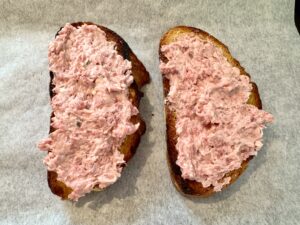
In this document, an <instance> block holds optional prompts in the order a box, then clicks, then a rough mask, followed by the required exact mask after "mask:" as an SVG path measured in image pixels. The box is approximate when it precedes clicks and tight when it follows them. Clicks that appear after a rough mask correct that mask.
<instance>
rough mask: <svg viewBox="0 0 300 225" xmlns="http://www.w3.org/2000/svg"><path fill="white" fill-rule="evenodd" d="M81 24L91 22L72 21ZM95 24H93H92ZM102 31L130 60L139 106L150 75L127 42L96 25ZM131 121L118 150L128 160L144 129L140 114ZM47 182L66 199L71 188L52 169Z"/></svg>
mask: <svg viewBox="0 0 300 225" xmlns="http://www.w3.org/2000/svg"><path fill="white" fill-rule="evenodd" d="M83 24H88V25H92V24H93V23H91V22H78V23H72V26H74V27H80V26H82V25H83ZM94 25H95V24H94ZM97 26H98V27H99V28H100V29H101V30H102V31H104V32H105V33H106V38H107V40H108V41H112V42H115V43H116V48H117V51H118V53H119V54H120V55H121V56H123V58H124V59H127V60H129V61H131V64H132V69H131V70H132V76H133V78H134V82H133V83H132V84H131V86H130V87H129V99H130V100H131V102H132V104H133V105H134V106H136V107H137V108H138V107H139V102H140V99H141V97H142V96H143V93H142V92H141V91H140V88H141V87H142V86H143V85H145V84H147V83H149V82H150V76H149V73H148V71H147V70H146V68H145V67H144V65H143V64H142V63H141V62H140V61H139V59H138V58H137V57H136V55H135V54H134V53H133V52H132V50H131V49H130V47H129V46H128V44H127V43H126V42H125V41H124V40H123V39H122V38H121V37H120V36H119V35H118V34H116V33H115V32H113V31H112V30H110V29H108V28H106V27H103V26H100V25H97ZM56 35H58V33H57V34H56ZM53 76H55V74H54V73H53V72H52V71H50V85H49V92H50V97H51V98H52V97H53V96H54V94H55V93H53V91H52V90H53V88H54V86H53V84H52V79H53ZM52 117H53V113H52V114H51V118H52ZM131 121H132V122H133V123H134V124H137V123H140V126H139V128H138V130H137V131H136V132H135V133H133V134H131V135H128V136H127V137H126V139H125V141H124V142H123V144H122V145H121V147H120V149H119V151H120V152H121V153H123V154H124V160H125V161H126V162H128V161H129V160H130V159H131V158H132V157H133V155H134V154H135V151H136V149H137V147H138V145H139V142H140V139H141V136H142V135H143V134H144V133H145V131H146V125H145V122H144V121H143V119H142V118H141V116H140V114H138V115H136V116H133V117H131ZM53 131H54V128H53V127H50V131H49V133H51V132H53ZM48 184H49V187H50V189H51V191H52V193H54V194H56V195H58V196H60V197H61V198H62V199H68V195H69V194H70V193H71V192H72V189H71V188H69V187H67V186H66V185H65V184H64V183H63V182H61V181H58V180H57V174H56V172H54V171H48ZM94 190H95V191H99V190H100V189H96V188H95V189H94Z"/></svg>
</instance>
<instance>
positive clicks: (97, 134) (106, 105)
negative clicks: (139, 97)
mask: <svg viewBox="0 0 300 225" xmlns="http://www.w3.org/2000/svg"><path fill="white" fill-rule="evenodd" d="M48 57H49V69H50V70H51V71H53V73H54V77H53V81H52V82H53V84H54V86H55V87H54V89H53V93H54V96H53V98H52V101H51V106H52V109H53V112H54V117H53V118H52V120H51V126H52V127H53V128H54V129H55V131H53V132H52V133H50V134H49V137H48V138H47V139H45V140H43V141H42V142H41V143H40V144H39V148H40V149H41V150H45V151H49V152H48V155H47V156H46V158H45V159H44V163H45V165H46V166H47V167H48V170H50V171H55V172H56V173H57V175H58V177H57V179H58V180H59V181H62V182H64V183H65V184H66V185H67V186H68V187H70V188H72V190H73V191H72V193H71V194H70V195H69V196H68V197H69V198H70V199H72V200H78V198H79V197H81V196H83V195H85V194H86V193H88V192H90V191H91V190H92V189H93V188H105V187H107V186H109V185H111V184H112V183H114V182H115V181H116V180H117V179H118V177H120V175H121V171H122V167H123V165H124V163H125V161H124V155H123V154H122V153H120V152H119V151H118V149H119V148H120V146H121V145H122V143H123V141H124V139H125V137H126V136H127V135H130V134H132V133H134V132H135V131H136V130H137V129H138V127H139V124H133V123H132V122H130V118H131V117H132V116H133V115H137V114H138V109H137V108H136V107H135V106H133V104H132V103H131V101H130V100H129V97H128V94H129V93H128V87H129V86H130V85H131V83H132V82H133V77H132V74H131V62H130V61H128V60H125V59H124V58H123V57H122V56H121V55H119V54H118V52H117V50H116V44H115V43H114V42H110V41H108V40H107V39H106V35H105V32H104V31H102V30H101V29H100V28H98V27H97V26H95V25H82V26H80V27H78V28H76V27H74V26H72V25H71V24H66V25H65V26H64V27H63V28H62V29H61V31H60V32H59V33H58V35H57V36H56V38H55V40H54V41H53V42H52V43H50V45H49V53H48Z"/></svg>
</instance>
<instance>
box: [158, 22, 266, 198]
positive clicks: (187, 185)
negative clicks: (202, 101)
mask: <svg viewBox="0 0 300 225" xmlns="http://www.w3.org/2000/svg"><path fill="white" fill-rule="evenodd" d="M189 33H190V34H191V33H192V34H195V35H197V36H199V38H201V39H203V40H208V41H210V42H212V43H213V44H214V45H215V46H216V47H218V48H220V49H221V50H222V52H223V54H224V56H225V57H226V58H227V60H228V62H229V63H230V64H231V65H232V66H234V67H237V68H239V70H240V73H241V74H243V75H246V76H248V77H249V78H250V75H249V74H248V73H247V72H246V71H245V69H244V68H243V67H242V66H241V65H240V63H239V62H238V61H237V60H236V59H234V58H233V57H232V55H231V54H230V52H229V50H228V48H227V46H225V45H224V44H223V43H222V42H220V41H219V40H218V39H216V38H215V37H213V36H211V35H210V34H208V33H206V32H205V31H202V30H200V29H197V28H194V27H186V26H177V27H174V28H171V29H170V30H169V31H167V32H166V33H165V34H164V35H163V37H162V38H161V40H160V44H159V58H160V60H161V61H162V62H165V63H166V62H167V58H166V57H165V56H164V55H163V53H162V51H161V47H162V46H163V45H168V44H170V43H172V42H174V41H175V40H176V39H177V38H178V37H179V36H180V35H185V34H189ZM162 76H163V88H164V96H165V97H167V95H168V93H169V89H170V84H169V80H168V79H167V78H166V77H165V75H164V74H162ZM251 83H252V86H253V89H252V92H251V94H250V97H249V99H248V102H247V103H248V104H251V105H254V106H256V107H257V108H259V109H261V108H262V104H261V100H260V97H259V93H258V88H257V86H256V84H255V83H253V82H251ZM165 114H166V126H167V127H166V128H167V148H168V150H167V159H168V165H169V169H170V173H171V177H172V181H173V184H174V185H175V187H176V188H177V190H178V191H179V192H181V193H182V194H185V195H192V196H209V195H211V194H213V193H215V191H214V187H213V186H212V185H211V186H209V187H206V188H204V187H203V186H202V184H201V183H199V182H196V181H193V180H188V179H183V178H182V176H181V170H180V167H179V166H178V165H177V164H176V160H177V155H178V153H177V150H176V143H177V134H176V129H175V124H176V114H175V112H173V111H171V110H170V108H169V107H168V106H167V105H165ZM251 159H252V157H249V158H248V159H247V160H245V161H243V163H242V164H241V167H240V168H238V169H236V170H233V171H231V172H229V173H227V174H226V175H225V176H224V177H223V178H222V180H223V179H224V178H226V177H231V180H230V183H229V184H227V185H224V187H223V189H224V188H225V187H227V186H228V185H230V184H232V183H233V182H234V181H236V180H237V178H238V177H239V176H240V175H241V174H242V173H243V172H244V171H245V169H246V168H247V166H248V163H249V161H250V160H251Z"/></svg>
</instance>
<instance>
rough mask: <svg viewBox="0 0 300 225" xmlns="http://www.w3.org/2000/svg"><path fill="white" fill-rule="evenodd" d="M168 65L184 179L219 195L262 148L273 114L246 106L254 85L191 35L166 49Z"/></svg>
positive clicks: (169, 98) (166, 73)
mask: <svg viewBox="0 0 300 225" xmlns="http://www.w3.org/2000/svg"><path fill="white" fill-rule="evenodd" d="M161 50H162V53H163V54H164V55H165V56H166V57H167V59H168V62H167V63H163V62H161V64H160V69H161V71H162V73H163V74H164V76H166V78H167V79H169V82H170V91H169V94H168V96H167V99H166V104H167V105H168V106H169V107H170V109H171V110H172V111H175V112H176V133H177V136H178V138H177V144H176V149H177V151H178V158H177V161H176V163H177V164H178V165H179V167H180V168H181V172H182V177H183V178H184V179H189V180H195V181H197V182H201V183H202V185H203V187H209V186H211V185H212V186H213V187H214V191H220V190H221V189H222V187H223V186H224V185H225V184H228V183H229V182H230V178H229V177H228V178H224V176H225V174H226V173H228V172H230V171H232V170H235V169H237V168H239V167H240V166H241V164H242V162H243V161H244V160H246V159H247V158H248V157H250V156H252V155H256V154H257V151H258V150H259V149H260V148H261V147H262V135H263V132H262V129H263V128H264V127H265V123H268V122H272V120H273V117H272V115H271V114H269V113H267V112H265V111H263V110H259V109H258V108H256V107H255V106H252V105H249V104H247V100H248V98H249V95H250V92H251V89H252V85H251V83H250V80H249V78H248V77H247V76H245V75H242V74H240V70H239V69H238V68H236V67H233V66H232V65H231V64H230V63H229V62H228V61H227V59H226V58H225V57H224V55H223V53H222V51H221V50H220V49H219V48H217V47H215V46H214V44H212V43H211V42H209V41H204V40H201V39H200V38H199V37H197V36H193V35H191V34H188V35H183V36H181V37H179V38H178V39H177V40H175V41H174V42H172V43H171V44H169V45H164V46H162V49H161Z"/></svg>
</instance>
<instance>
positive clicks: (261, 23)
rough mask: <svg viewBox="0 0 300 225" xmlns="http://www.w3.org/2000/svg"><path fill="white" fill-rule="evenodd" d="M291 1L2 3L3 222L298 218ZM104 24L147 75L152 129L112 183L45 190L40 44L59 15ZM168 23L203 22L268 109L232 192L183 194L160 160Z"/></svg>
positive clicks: (298, 123)
mask: <svg viewBox="0 0 300 225" xmlns="http://www.w3.org/2000/svg"><path fill="white" fill-rule="evenodd" d="M293 16H294V1H293V0H290V1H273V0H264V1H259V0H255V1H239V0H232V1H223V0H216V1H207V0H202V1H197V0H191V1H155V0H152V1H150V0H149V1H146V0H143V1H112V0H106V1H95V0H92V1H79V0H76V1H58V0H52V1H37V0H34V1H31V0H24V1H5V0H1V1H0V31H1V32H0V183H1V189H0V224H43V225H50V224H56V225H60V224H61V225H66V224H74V225H75V224H87V225H90V224H107V225H111V224H119V225H122V224H124V225H125V224H134V225H142V224H143V225H144V224H147V225H148V224H149V225H150V224H153V225H158V224H169V225H179V224H184V225H189V224H191V225H196V224H208V225H210V224H230V225H234V224H297V223H298V221H299V220H300V213H299V212H300V208H299V202H300V193H299V186H300V182H299V180H300V179H299V178H300V177H299V169H300V168H299V161H300V157H299V155H300V154H299V146H300V138H299V128H300V117H299V110H300V88H299V87H300V36H299V34H298V33H297V31H296V28H295V26H294V20H293ZM76 21H92V22H95V23H98V24H102V25H104V26H107V27H109V28H110V29H112V30H114V31H115V32H117V33H118V34H119V35H121V36H122V37H123V38H124V39H125V40H126V41H127V42H128V44H129V46H131V48H132V49H133V51H134V52H135V53H136V54H137V56H138V57H139V58H140V60H141V61H142V62H143V63H144V65H145V67H146V68H147V69H148V71H149V72H150V74H151V78H152V83H151V84H150V85H148V86H147V87H146V88H144V89H143V91H144V93H145V97H144V98H143V100H142V103H141V113H142V115H143V117H144V118H145V120H146V123H147V133H146V134H145V135H144V136H143V138H142V142H141V144H140V147H139V148H138V151H137V153H136V155H135V157H134V158H133V159H132V161H130V163H129V165H128V167H127V168H126V169H125V170H124V173H123V175H122V177H121V179H119V181H118V182H117V183H115V184H114V185H113V186H111V187H110V188H109V189H107V190H105V191H102V192H98V193H91V194H88V195H87V196H86V197H84V198H82V199H80V201H79V202H77V203H72V202H69V201H61V200H60V199H59V198H58V197H57V196H55V195H53V194H52V193H51V191H50V189H49V188H48V184H47V177H46V175H47V173H46V168H45V167H44V165H43V163H42V159H43V158H44V156H45V154H46V153H45V152H40V151H39V150H38V149H37V147H36V143H37V142H38V141H39V140H41V139H42V138H45V137H46V136H47V135H48V130H49V117H50V111H51V109H50V105H49V92H48V85H49V73H48V59H47V48H48V43H49V42H50V41H51V40H53V38H54V35H55V33H56V32H57V30H58V29H59V28H60V27H61V26H63V25H64V24H65V23H66V22H76ZM175 25H189V26H194V27H198V28H201V29H203V30H205V31H207V32H209V33H210V34H212V35H214V36H215V37H217V38H218V39H219V40H221V41H222V42H224V43H225V44H226V45H227V46H229V49H230V51H231V53H232V55H233V56H234V57H235V58H237V59H238V60H239V61H240V63H241V64H242V66H243V67H245V68H246V70H247V72H248V73H249V74H251V76H252V79H253V80H254V81H255V82H256V83H257V84H258V86H259V88H260V95H261V98H262V101H263V107H264V109H265V110H267V111H268V112H271V113H272V114H273V115H274V116H275V123H274V124H272V125H271V126H269V127H268V129H266V130H265V135H264V147H263V149H262V150H261V151H260V152H259V154H258V156H257V157H256V158H255V159H253V160H252V161H251V163H250V165H249V168H248V169H247V171H246V172H245V173H244V174H243V175H242V176H241V177H240V179H239V180H238V181H237V182H236V183H235V184H233V185H232V186H230V188H228V189H227V190H224V191H223V192H221V193H218V194H216V195H215V196H212V197H210V198H205V199H192V198H186V197H183V196H182V195H180V194H179V193H178V192H177V191H176V190H175V188H174V186H173V185H172V183H171V180H170V176H169V171H168V166H167V163H166V144H165V120H164V112H163V92H162V82H161V75H160V72H159V68H158V65H159V60H158V44H159V40H160V37H161V35H162V34H163V33H164V32H165V31H166V30H167V29H168V28H170V27H172V26H175Z"/></svg>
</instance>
